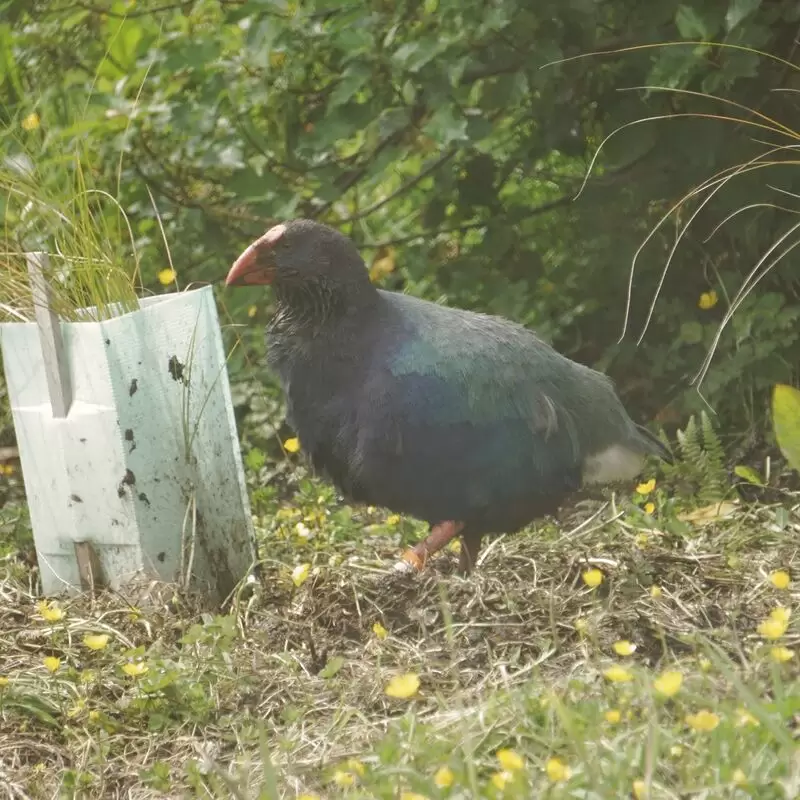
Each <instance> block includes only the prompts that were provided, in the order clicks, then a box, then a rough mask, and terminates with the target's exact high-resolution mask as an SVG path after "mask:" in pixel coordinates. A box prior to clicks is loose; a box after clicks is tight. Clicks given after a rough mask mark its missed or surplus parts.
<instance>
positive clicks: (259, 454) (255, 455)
mask: <svg viewBox="0 0 800 800" xmlns="http://www.w3.org/2000/svg"><path fill="white" fill-rule="evenodd" d="M244 463H245V464H246V465H247V468H248V469H250V470H252V471H253V472H258V470H260V469H261V467H263V466H264V464H266V463H267V457H266V456H265V455H264V452H263V451H262V450H259V449H258V448H257V447H254V448H253V449H252V450H251V451H250V452H249V453H248V454H247V455H246V456H245V458H244Z"/></svg>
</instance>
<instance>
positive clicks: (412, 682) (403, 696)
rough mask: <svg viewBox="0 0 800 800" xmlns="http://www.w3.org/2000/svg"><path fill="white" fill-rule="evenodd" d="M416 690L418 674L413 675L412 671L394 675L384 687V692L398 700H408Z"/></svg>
mask: <svg viewBox="0 0 800 800" xmlns="http://www.w3.org/2000/svg"><path fill="white" fill-rule="evenodd" d="M418 691H419V676H418V675H414V673H413V672H407V673H406V674H405V675H395V676H394V678H392V679H391V680H390V681H389V683H388V684H387V685H386V688H385V689H384V692H385V693H386V694H387V695H388V696H389V697H395V698H397V699H398V700H408V699H409V698H411V697H413V696H414V695H415V694H416V693H417V692H418Z"/></svg>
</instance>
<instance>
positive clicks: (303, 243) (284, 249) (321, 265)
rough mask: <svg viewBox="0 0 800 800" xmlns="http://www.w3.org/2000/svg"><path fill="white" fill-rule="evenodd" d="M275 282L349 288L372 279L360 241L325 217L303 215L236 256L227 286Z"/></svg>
mask: <svg viewBox="0 0 800 800" xmlns="http://www.w3.org/2000/svg"><path fill="white" fill-rule="evenodd" d="M264 284H274V285H275V288H276V289H277V290H278V291H279V292H281V291H289V292H292V291H293V290H301V291H302V290H305V291H311V292H313V291H314V289H315V287H321V288H326V290H327V291H330V290H332V289H337V288H340V289H342V290H344V291H348V290H351V291H352V290H353V289H354V288H360V287H363V286H364V285H365V284H366V285H370V284H369V276H368V273H367V270H366V266H365V264H364V261H363V260H362V258H361V256H360V255H359V253H358V250H357V249H356V246H355V244H353V242H352V241H351V240H350V239H348V238H347V237H346V236H344V235H343V234H341V233H339V231H337V230H334V229H333V228H329V227H328V226H327V225H323V224H321V223H319V222H314V221H312V220H307V219H297V220H292V221H290V222H285V223H281V224H280V225H275V226H273V227H272V228H270V229H269V230H268V231H267V232H266V233H265V234H264V235H263V236H261V237H260V238H258V239H256V241H255V242H253V243H252V244H251V245H250V246H249V247H248V248H247V249H246V250H245V251H244V252H243V253H242V254H241V255H240V256H239V258H237V259H236V261H235V262H234V264H233V266H232V267H231V269H230V271H229V272H228V276H227V278H225V285H226V286H247V285H264Z"/></svg>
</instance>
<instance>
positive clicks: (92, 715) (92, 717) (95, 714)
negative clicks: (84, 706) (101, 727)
mask: <svg viewBox="0 0 800 800" xmlns="http://www.w3.org/2000/svg"><path fill="white" fill-rule="evenodd" d="M99 719H100V712H99V711H98V710H97V709H96V708H93V709H92V710H91V711H90V712H89V722H97V720H99Z"/></svg>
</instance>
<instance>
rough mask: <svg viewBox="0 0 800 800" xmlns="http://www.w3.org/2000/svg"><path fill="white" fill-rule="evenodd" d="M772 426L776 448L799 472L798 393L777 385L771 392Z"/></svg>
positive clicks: (790, 388) (799, 396)
mask: <svg viewBox="0 0 800 800" xmlns="http://www.w3.org/2000/svg"><path fill="white" fill-rule="evenodd" d="M772 425H773V427H774V429H775V438H776V439H777V441H778V447H780V449H781V452H782V453H783V455H784V456H785V457H786V460H787V461H788V462H789V465H790V466H791V467H793V468H794V469H796V470H797V471H798V472H800V391H798V390H797V389H795V388H794V387H793V386H787V385H786V384H784V383H779V384H777V386H775V388H774V389H773V391H772Z"/></svg>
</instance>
